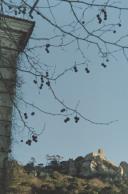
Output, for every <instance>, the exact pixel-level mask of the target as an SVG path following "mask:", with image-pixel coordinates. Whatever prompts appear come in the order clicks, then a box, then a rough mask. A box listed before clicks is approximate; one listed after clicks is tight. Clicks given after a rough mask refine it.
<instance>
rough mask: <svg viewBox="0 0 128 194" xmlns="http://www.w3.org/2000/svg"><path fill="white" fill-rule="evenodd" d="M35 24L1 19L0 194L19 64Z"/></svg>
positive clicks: (3, 179) (5, 17) (2, 191)
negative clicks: (18, 61)
mask: <svg viewBox="0 0 128 194" xmlns="http://www.w3.org/2000/svg"><path fill="white" fill-rule="evenodd" d="M33 27H34V22H31V21H28V20H22V19H19V18H15V17H10V16H6V15H0V193H1V194H4V193H5V191H4V188H5V181H6V180H5V179H6V161H7V160H8V154H9V152H10V145H11V124H12V122H11V117H12V109H13V104H14V103H13V101H14V97H15V86H16V62H17V59H18V56H19V54H20V53H21V52H22V51H23V49H24V48H25V46H26V44H27V41H28V39H29V37H30V35H31V33H32V30H33Z"/></svg>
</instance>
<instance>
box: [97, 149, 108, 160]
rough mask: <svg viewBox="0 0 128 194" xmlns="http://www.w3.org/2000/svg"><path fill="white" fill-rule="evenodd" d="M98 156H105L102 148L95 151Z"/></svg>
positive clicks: (102, 157)
mask: <svg viewBox="0 0 128 194" xmlns="http://www.w3.org/2000/svg"><path fill="white" fill-rule="evenodd" d="M97 154H98V156H99V157H100V158H101V159H105V158H106V156H105V152H104V150H103V149H101V148H100V149H98V152H97Z"/></svg>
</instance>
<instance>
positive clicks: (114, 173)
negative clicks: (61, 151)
mask: <svg viewBox="0 0 128 194" xmlns="http://www.w3.org/2000/svg"><path fill="white" fill-rule="evenodd" d="M62 165H63V168H62ZM58 169H59V171H60V172H62V173H64V174H68V175H71V176H77V177H83V178H88V177H94V176H96V177H97V176H104V177H112V178H115V179H120V178H122V177H123V176H124V175H125V176H127V177H128V164H127V165H126V164H124V163H122V165H120V166H116V165H115V164H114V163H112V162H111V161H109V160H107V158H106V156H105V153H104V151H103V150H102V149H99V150H98V151H97V152H92V153H89V154H88V155H86V156H85V157H82V156H80V157H77V158H76V159H75V160H73V159H70V160H68V161H63V162H60V166H59V168H58Z"/></svg>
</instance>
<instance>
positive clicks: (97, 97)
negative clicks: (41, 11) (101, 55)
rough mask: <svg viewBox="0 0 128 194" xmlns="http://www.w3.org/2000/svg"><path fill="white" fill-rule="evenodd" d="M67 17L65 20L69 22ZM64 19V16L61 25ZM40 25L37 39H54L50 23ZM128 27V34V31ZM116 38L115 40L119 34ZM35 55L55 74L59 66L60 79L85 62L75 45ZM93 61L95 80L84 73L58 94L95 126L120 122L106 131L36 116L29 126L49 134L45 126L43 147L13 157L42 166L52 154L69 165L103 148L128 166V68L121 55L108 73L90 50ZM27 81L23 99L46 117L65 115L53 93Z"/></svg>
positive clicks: (60, 85)
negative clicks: (47, 35)
mask: <svg viewBox="0 0 128 194" xmlns="http://www.w3.org/2000/svg"><path fill="white" fill-rule="evenodd" d="M122 5H123V4H122ZM61 11H62V10H59V12H58V13H57V14H58V15H59V14H60V15H61V16H62V14H63V13H64V10H63V12H62V13H60V12H61ZM66 17H67V16H66V14H65V17H64V20H65V21H66V19H67V18H66ZM62 18H63V16H62V17H60V18H59V20H60V21H61V19H62ZM124 18H125V17H124ZM36 19H37V21H36V22H37V23H36V27H35V31H34V34H33V36H34V35H36V34H37V36H38V34H39V35H40V36H41V35H42V36H43V35H46V34H50V33H51V32H50V31H49V29H48V28H47V25H46V24H45V22H44V23H43V21H42V20H41V19H40V17H39V16H37V17H36ZM125 19H126V18H125ZM124 23H125V21H123V24H124ZM123 24H122V25H123ZM125 25H126V27H125V29H127V28H128V25H127V24H125ZM116 30H117V31H118V33H119V34H121V33H123V32H122V31H121V29H119V28H118V29H116ZM111 37H112V39H113V38H114V35H113V33H112V34H111ZM32 44H33V41H31V40H30V45H32ZM72 48H73V49H72ZM35 54H36V55H38V57H39V59H40V63H43V64H48V65H50V67H53V69H54V67H55V65H56V73H57V72H61V71H63V70H64V69H65V68H66V67H69V66H73V64H74V63H75V62H76V63H78V62H80V61H82V59H81V58H80V54H79V53H78V52H77V50H76V49H75V45H74V46H69V47H67V48H66V49H65V50H60V49H59V48H54V47H52V48H51V49H50V53H49V54H47V53H46V52H45V49H44V48H42V49H41V50H40V51H39V50H37V53H35ZM87 57H88V58H89V59H91V63H90V64H89V69H90V74H86V72H85V71H84V67H83V66H81V67H80V68H79V69H78V70H79V71H78V73H74V72H73V71H70V72H68V73H67V74H65V75H64V76H63V77H61V78H60V79H59V80H58V81H57V82H56V83H53V88H54V91H55V92H56V94H57V96H58V97H59V98H60V99H61V100H62V101H64V103H66V104H67V105H69V106H71V107H73V108H75V106H76V104H79V106H78V111H79V112H80V113H82V114H83V115H84V116H86V117H87V118H89V119H91V120H93V121H95V122H109V121H112V120H118V122H114V123H112V124H110V125H107V126H106V125H95V124H91V123H89V122H87V121H85V120H83V119H80V121H79V122H78V123H77V124H76V123H75V122H74V120H73V117H71V121H70V122H69V123H64V122H63V120H64V118H63V117H53V116H48V115H45V114H41V113H39V112H37V111H36V115H35V116H34V117H30V118H29V120H28V123H29V124H30V125H32V126H34V127H35V128H37V129H40V128H43V126H44V123H45V124H46V128H45V131H44V132H43V134H42V135H41V136H40V137H39V142H38V143H33V144H32V146H30V147H29V146H27V145H25V143H20V142H19V143H16V142H14V143H13V149H14V150H13V155H14V157H15V158H16V159H17V160H18V161H21V162H22V163H26V162H28V161H29V160H30V158H31V157H35V159H36V160H37V163H40V162H44V161H45V156H46V155H47V154H51V155H53V154H59V155H61V156H64V159H68V158H75V157H77V156H85V155H86V154H88V153H90V152H93V151H96V150H97V149H98V148H103V149H104V150H105V153H106V156H107V158H108V159H109V160H112V161H114V162H115V163H116V164H119V163H120V162H121V161H124V160H125V161H127V162H128V155H127V147H128V118H127V117H128V86H127V83H128V62H127V61H126V60H125V58H124V56H123V54H122V53H117V55H116V57H117V58H116V59H115V58H113V57H110V59H109V62H108V63H107V68H103V67H102V66H101V62H102V59H98V57H97V54H96V51H95V48H93V47H91V48H89V49H88V54H87ZM23 79H24V81H25V83H24V85H23V88H22V94H21V95H22V96H23V98H25V99H27V100H28V101H31V102H33V103H35V104H36V105H38V106H39V107H42V108H43V109H44V110H46V111H50V110H51V111H52V112H59V111H60V109H61V108H63V107H62V106H60V105H58V104H57V103H56V101H55V100H54V98H52V96H51V93H50V91H49V89H47V87H45V88H43V90H42V91H41V92H40V94H39V91H38V89H37V88H36V86H35V85H34V84H33V79H34V77H32V76H29V75H28V74H25V75H24V77H23ZM19 107H20V103H19ZM25 108H26V109H24V107H22V106H21V109H23V111H24V110H25V111H26V110H27V111H28V113H29V114H30V113H31V111H32V109H30V108H29V107H25ZM18 124H20V122H18ZM16 134H17V135H16V136H17V140H19V141H20V139H24V138H25V135H26V133H24V132H23V131H21V130H20V131H17V132H16Z"/></svg>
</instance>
